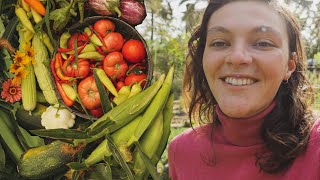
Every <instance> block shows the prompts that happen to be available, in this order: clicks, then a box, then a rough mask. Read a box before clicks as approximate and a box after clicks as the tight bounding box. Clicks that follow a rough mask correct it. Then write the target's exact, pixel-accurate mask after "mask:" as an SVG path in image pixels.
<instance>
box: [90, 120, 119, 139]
mask: <svg viewBox="0 0 320 180" xmlns="http://www.w3.org/2000/svg"><path fill="white" fill-rule="evenodd" d="M114 123H115V122H114V121H111V120H110V119H109V118H107V120H105V121H102V122H100V123H98V124H97V125H96V126H95V127H94V128H93V129H89V131H88V134H89V135H90V136H94V135H97V134H99V133H100V132H102V131H103V130H105V129H106V128H108V127H110V126H112V125H113V124H114Z"/></svg>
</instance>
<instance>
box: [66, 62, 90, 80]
mask: <svg viewBox="0 0 320 180" xmlns="http://www.w3.org/2000/svg"><path fill="white" fill-rule="evenodd" d="M62 71H63V73H64V75H66V76H69V77H75V78H85V77H87V76H88V74H89V71H90V63H89V61H88V60H86V59H80V58H79V59H78V64H77V62H76V61H75V60H74V61H71V62H69V61H65V62H64V63H63V65H62Z"/></svg>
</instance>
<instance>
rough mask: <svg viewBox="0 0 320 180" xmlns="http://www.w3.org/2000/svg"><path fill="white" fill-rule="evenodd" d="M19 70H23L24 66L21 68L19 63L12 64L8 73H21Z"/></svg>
mask: <svg viewBox="0 0 320 180" xmlns="http://www.w3.org/2000/svg"><path fill="white" fill-rule="evenodd" d="M21 68H24V66H23V65H22V64H20V63H13V64H11V66H10V70H9V71H10V72H11V73H13V74H15V73H16V72H18V71H21Z"/></svg>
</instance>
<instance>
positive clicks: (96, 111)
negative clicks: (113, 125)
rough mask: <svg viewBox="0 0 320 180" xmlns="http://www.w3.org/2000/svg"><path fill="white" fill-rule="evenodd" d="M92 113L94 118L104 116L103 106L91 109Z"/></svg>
mask: <svg viewBox="0 0 320 180" xmlns="http://www.w3.org/2000/svg"><path fill="white" fill-rule="evenodd" d="M90 112H91V114H92V115H93V116H94V117H98V118H99V117H101V116H102V115H103V110H102V107H101V106H100V107H98V108H96V109H90Z"/></svg>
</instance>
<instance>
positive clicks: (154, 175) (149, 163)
mask: <svg viewBox="0 0 320 180" xmlns="http://www.w3.org/2000/svg"><path fill="white" fill-rule="evenodd" d="M134 144H135V145H136V148H137V149H138V152H139V154H140V156H141V159H142V160H143V162H144V164H145V165H146V167H147V170H148V171H149V173H150V175H151V176H152V178H153V179H154V180H159V176H160V175H159V173H158V172H157V168H156V167H155V166H154V165H153V163H152V161H151V160H150V159H149V158H148V156H147V155H146V154H145V153H144V152H143V150H142V147H141V145H140V143H139V142H135V143H134Z"/></svg>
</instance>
